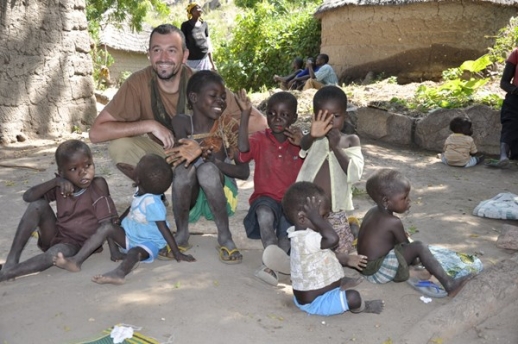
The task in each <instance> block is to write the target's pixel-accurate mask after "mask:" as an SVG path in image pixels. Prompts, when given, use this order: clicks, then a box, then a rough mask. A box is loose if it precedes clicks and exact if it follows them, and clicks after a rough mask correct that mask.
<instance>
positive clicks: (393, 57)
mask: <svg viewBox="0 0 518 344" xmlns="http://www.w3.org/2000/svg"><path fill="white" fill-rule="evenodd" d="M517 8H518V1H505V0H474V1H458V0H453V1H452V0H446V1H428V0H410V1H404V0H403V1H397V0H324V2H323V4H322V5H321V6H320V7H319V8H318V9H317V11H316V12H315V17H316V18H318V19H319V20H320V21H321V24H322V45H321V51H322V52H323V53H326V54H328V55H329V56H330V64H331V65H332V66H333V68H334V69H335V71H336V72H337V75H338V76H339V77H340V80H341V81H342V82H346V83H347V82H351V81H358V80H362V79H363V78H365V76H366V75H367V73H369V72H372V73H374V74H375V75H377V74H381V73H383V74H384V75H385V76H397V77H398V82H399V83H403V84H404V83H408V82H413V81H416V82H419V81H423V80H438V79H439V78H440V77H441V72H442V71H443V70H444V69H447V68H451V67H457V66H459V65H460V64H461V63H462V62H464V61H466V60H473V59H476V58H478V57H480V56H481V55H483V54H484V53H486V52H487V48H488V47H489V46H491V45H493V43H494V38H495V35H496V34H497V32H498V31H499V30H500V29H501V28H503V27H505V26H506V25H507V24H508V23H509V19H510V18H511V17H513V16H516V15H517V12H518V10H517Z"/></svg>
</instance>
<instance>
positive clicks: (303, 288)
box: [282, 182, 383, 315]
mask: <svg viewBox="0 0 518 344" xmlns="http://www.w3.org/2000/svg"><path fill="white" fill-rule="evenodd" d="M282 205H283V207H284V212H285V214H286V216H287V218H288V219H289V220H290V221H291V222H292V223H294V224H295V225H294V226H293V227H290V228H289V229H288V235H289V237H290V239H291V281H292V286H293V295H294V298H293V300H294V302H295V305H297V307H299V308H300V309H301V310H303V311H305V312H307V313H309V314H315V315H335V314H341V313H344V312H346V311H348V310H350V311H351V312H352V313H360V312H365V313H377V314H379V313H381V311H382V310H383V301H382V300H373V301H364V300H363V298H362V297H361V295H360V293H359V292H358V291H356V290H353V289H349V288H351V287H353V286H355V285H356V284H358V283H359V281H358V280H357V279H350V278H346V277H344V271H343V268H342V265H345V263H347V261H348V258H347V257H345V256H346V255H344V254H338V253H335V252H333V250H332V249H333V248H334V247H335V246H336V245H337V244H338V235H337V234H336V232H335V231H334V230H333V228H332V227H331V225H330V224H329V222H328V221H327V220H326V217H327V214H328V213H329V212H330V211H331V203H330V200H329V198H328V197H327V195H326V193H325V192H324V190H323V189H322V188H320V187H319V186H317V185H316V184H314V183H310V182H297V183H295V184H293V185H292V186H291V187H290V188H289V189H288V191H286V194H285V195H284V198H283V199H282ZM344 258H345V261H344Z"/></svg>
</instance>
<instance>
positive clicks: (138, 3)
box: [86, 0, 169, 38]
mask: <svg viewBox="0 0 518 344" xmlns="http://www.w3.org/2000/svg"><path fill="white" fill-rule="evenodd" d="M152 11H154V12H157V13H159V14H162V15H167V14H169V7H168V6H167V4H166V3H164V2H163V1H162V0H144V1H142V0H86V18H87V20H88V25H89V31H90V34H91V35H92V36H93V37H94V38H95V37H97V35H98V32H99V27H100V25H101V23H102V22H103V20H104V19H107V20H108V21H109V22H111V23H115V24H117V23H122V22H124V21H125V20H126V19H127V18H128V19H129V23H130V27H131V28H132V29H133V30H136V31H140V30H141V29H142V22H143V21H144V18H145V17H146V15H147V14H148V13H149V12H152ZM105 15H106V17H105Z"/></svg>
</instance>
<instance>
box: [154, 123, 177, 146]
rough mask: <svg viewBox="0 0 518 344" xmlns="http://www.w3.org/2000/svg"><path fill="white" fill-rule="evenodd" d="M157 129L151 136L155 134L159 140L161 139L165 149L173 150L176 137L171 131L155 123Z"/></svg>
mask: <svg viewBox="0 0 518 344" xmlns="http://www.w3.org/2000/svg"><path fill="white" fill-rule="evenodd" d="M155 123H156V125H155V128H154V129H153V130H152V131H151V134H153V135H154V136H155V137H156V138H157V139H159V140H160V141H161V142H162V144H163V146H164V149H171V148H173V146H174V135H173V133H172V132H171V130H169V129H167V128H166V127H164V126H163V125H162V124H160V123H158V122H155Z"/></svg>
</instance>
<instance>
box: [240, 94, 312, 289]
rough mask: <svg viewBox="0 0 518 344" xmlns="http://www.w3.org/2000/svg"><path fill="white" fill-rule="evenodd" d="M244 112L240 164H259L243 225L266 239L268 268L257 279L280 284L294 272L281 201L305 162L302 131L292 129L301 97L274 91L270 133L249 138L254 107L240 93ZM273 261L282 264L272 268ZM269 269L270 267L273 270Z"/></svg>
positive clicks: (269, 110)
mask: <svg viewBox="0 0 518 344" xmlns="http://www.w3.org/2000/svg"><path fill="white" fill-rule="evenodd" d="M239 104H240V106H241V108H242V109H243V112H242V115H241V125H240V127H239V151H240V153H239V160H240V161H241V162H249V161H251V160H254V161H255V173H254V192H253V194H252V196H250V200H249V202H250V209H249V210H248V214H247V216H246V217H245V219H244V221H243V224H244V226H245V230H246V234H247V236H248V237H249V238H251V239H261V240H262V243H263V247H264V248H265V250H264V252H263V265H262V266H261V267H260V268H259V270H257V271H256V273H255V275H256V276H257V277H258V278H260V279H261V280H263V281H265V282H266V283H269V284H271V285H277V282H278V276H277V273H278V272H281V273H284V274H289V273H290V271H289V270H290V264H289V257H288V254H287V253H288V252H289V249H290V241H289V239H288V234H287V232H286V230H287V229H288V227H290V226H291V224H290V223H288V221H287V220H286V218H285V217H284V214H283V211H282V206H281V200H282V196H284V193H285V192H286V189H287V188H288V187H289V186H290V185H291V184H293V183H294V182H295V179H296V178H297V174H298V172H299V169H300V167H301V166H302V159H301V158H300V157H299V152H300V147H299V143H300V138H301V137H302V131H301V130H300V129H299V128H297V127H292V126H291V125H292V124H293V123H295V121H296V120H297V98H295V96H294V95H293V94H291V93H289V92H278V93H275V94H274V95H272V96H271V97H270V99H268V102H267V106H266V120H267V122H268V127H269V129H266V130H265V131H261V132H256V133H254V134H253V135H252V136H251V137H249V136H248V120H249V118H250V111H251V108H252V105H251V103H250V99H248V98H247V97H246V94H245V93H244V91H241V92H240V93H239ZM269 262H272V263H274V265H278V266H276V267H275V269H274V268H273V266H271V264H269ZM269 265H270V266H269Z"/></svg>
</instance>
